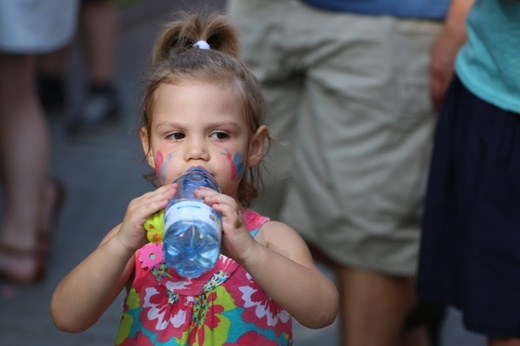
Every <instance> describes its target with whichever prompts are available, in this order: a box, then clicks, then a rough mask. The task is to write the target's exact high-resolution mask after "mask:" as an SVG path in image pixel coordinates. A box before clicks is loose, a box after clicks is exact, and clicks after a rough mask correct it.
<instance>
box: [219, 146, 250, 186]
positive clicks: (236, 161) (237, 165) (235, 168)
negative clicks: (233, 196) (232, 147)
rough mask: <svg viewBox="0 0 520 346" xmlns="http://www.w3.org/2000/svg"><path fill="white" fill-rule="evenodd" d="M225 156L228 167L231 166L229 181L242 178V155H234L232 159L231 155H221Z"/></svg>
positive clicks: (243, 168)
mask: <svg viewBox="0 0 520 346" xmlns="http://www.w3.org/2000/svg"><path fill="white" fill-rule="evenodd" d="M223 154H224V155H226V158H227V159H228V161H229V163H230V166H231V179H232V180H240V179H241V178H242V174H244V170H245V166H244V163H243V162H242V155H240V153H236V154H235V156H234V157H232V156H231V153H230V152H228V151H226V152H224V153H223Z"/></svg>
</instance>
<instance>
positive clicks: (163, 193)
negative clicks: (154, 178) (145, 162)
mask: <svg viewBox="0 0 520 346" xmlns="http://www.w3.org/2000/svg"><path fill="white" fill-rule="evenodd" d="M177 187H178V184H168V185H166V186H161V187H159V188H158V189H156V190H155V191H151V192H147V193H145V194H144V195H142V196H140V197H137V198H135V199H133V200H132V201H131V202H130V204H128V208H127V209H126V214H125V217H124V219H123V222H122V223H121V227H120V228H119V231H118V232H117V234H116V237H117V238H118V239H119V242H120V243H121V245H123V246H124V247H125V248H127V249H128V250H129V251H132V252H135V251H136V250H137V249H139V248H140V247H141V246H143V245H144V244H145V243H146V242H147V239H146V231H145V230H144V228H143V224H144V223H145V221H146V220H147V219H148V217H150V215H152V214H154V213H156V212H158V211H160V210H161V209H164V208H166V205H167V204H168V200H169V199H170V198H172V197H173V196H174V195H175V193H176V192H177Z"/></svg>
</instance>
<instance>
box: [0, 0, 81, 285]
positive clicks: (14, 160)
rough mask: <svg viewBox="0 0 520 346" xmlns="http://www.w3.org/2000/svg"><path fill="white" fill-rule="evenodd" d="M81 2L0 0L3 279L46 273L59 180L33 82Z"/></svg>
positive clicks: (29, 279) (68, 34)
mask: <svg viewBox="0 0 520 346" xmlns="http://www.w3.org/2000/svg"><path fill="white" fill-rule="evenodd" d="M76 12H77V2H76V1H70V0H50V1H39V0H20V1H11V0H0V169H1V171H0V178H1V184H2V192H3V194H4V201H3V214H2V223H1V226H0V276H2V277H4V278H7V279H8V280H10V281H15V282H25V283H33V282H35V281H38V280H40V279H42V278H43V276H44V272H45V259H46V255H47V252H48V251H49V249H50V244H48V242H47V240H48V239H49V238H50V237H51V234H50V232H51V230H52V229H51V228H52V227H53V224H52V219H53V217H54V216H55V213H56V209H57V208H58V206H59V204H60V200H61V197H60V195H61V194H62V190H61V187H60V185H59V184H58V183H57V182H56V181H54V180H52V179H50V178H49V177H48V175H47V169H48V167H47V164H48V157H49V152H48V151H49V150H48V148H49V144H48V140H49V138H48V129H47V123H46V119H45V117H44V114H43V110H42V107H41V105H40V103H39V101H38V96H37V92H36V84H35V76H36V75H35V72H36V61H37V54H39V53H45V52H49V51H52V50H54V49H57V48H59V47H61V46H63V45H65V44H66V43H68V42H69V40H70V39H71V38H72V36H73V34H74V31H75V23H76Z"/></svg>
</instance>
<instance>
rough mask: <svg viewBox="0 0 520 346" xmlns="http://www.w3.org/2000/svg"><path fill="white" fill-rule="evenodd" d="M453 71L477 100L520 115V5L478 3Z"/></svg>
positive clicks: (498, 0) (492, 0) (496, 0)
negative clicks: (466, 38)
mask: <svg viewBox="0 0 520 346" xmlns="http://www.w3.org/2000/svg"><path fill="white" fill-rule="evenodd" d="M467 29H468V40H467V42H466V44H465V45H464V47H463V48H462V49H461V51H460V52H459V54H458V56H457V60H456V63H455V70H456V72H457V75H458V76H459V78H460V80H461V81H462V83H463V84H464V85H465V86H466V88H468V89H469V90H470V91H471V92H472V93H473V94H474V95H476V96H477V97H479V98H480V99H482V100H484V101H486V102H488V103H490V104H492V105H494V106H496V107H498V108H501V109H504V110H507V111H511V112H514V113H520V2H514V1H511V0H477V1H476V2H475V4H474V6H473V8H472V9H471V10H470V12H469V14H468V22H467Z"/></svg>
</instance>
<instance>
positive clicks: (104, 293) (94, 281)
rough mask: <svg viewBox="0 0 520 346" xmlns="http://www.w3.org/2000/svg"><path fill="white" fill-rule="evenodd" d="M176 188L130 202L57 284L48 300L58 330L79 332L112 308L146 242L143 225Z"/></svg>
mask: <svg viewBox="0 0 520 346" xmlns="http://www.w3.org/2000/svg"><path fill="white" fill-rule="evenodd" d="M176 188H177V186H176V185H175V184H174V185H168V186H163V187H160V188H158V189H157V190H155V191H153V192H149V193H146V194H144V195H143V196H141V197H138V198H136V199H134V200H132V202H130V204H129V205H128V208H127V211H126V214H125V217H124V219H123V222H122V223H121V224H120V225H118V226H116V227H114V229H112V230H111V231H110V232H109V234H108V235H107V236H106V237H105V239H103V241H102V242H101V244H100V245H99V246H98V247H97V248H96V249H95V250H94V252H92V253H91V254H90V255H89V256H88V257H87V258H86V259H85V260H84V261H82V262H81V263H80V264H79V265H78V266H77V267H75V268H74V269H73V270H72V271H71V272H70V273H69V274H68V275H67V276H66V277H65V278H64V279H63V280H62V281H61V282H60V284H59V285H58V287H57V288H56V290H55V291H54V294H53V296H52V300H51V315H52V318H53V320H54V323H55V324H56V326H57V327H58V328H59V329H60V330H63V331H66V332H70V333H78V332H82V331H84V330H86V329H88V328H89V327H91V326H92V325H93V324H94V323H95V322H96V321H97V320H98V319H99V317H100V316H101V315H102V314H103V313H104V312H105V310H106V309H107V308H108V307H109V306H110V304H112V302H113V301H114V299H115V298H116V297H117V296H118V295H119V293H120V292H121V291H122V289H123V288H124V287H125V285H126V283H127V282H128V280H129V278H130V275H131V274H132V271H133V256H134V254H135V251H137V249H139V248H140V247H141V246H143V245H144V244H145V243H146V241H147V240H146V234H145V230H144V228H143V224H144V222H145V221H146V219H147V218H148V217H149V216H150V215H152V214H154V213H156V212H158V211H159V210H161V209H164V208H165V207H166V204H167V203H168V199H169V198H172V197H173V195H174V194H175V191H176Z"/></svg>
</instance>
